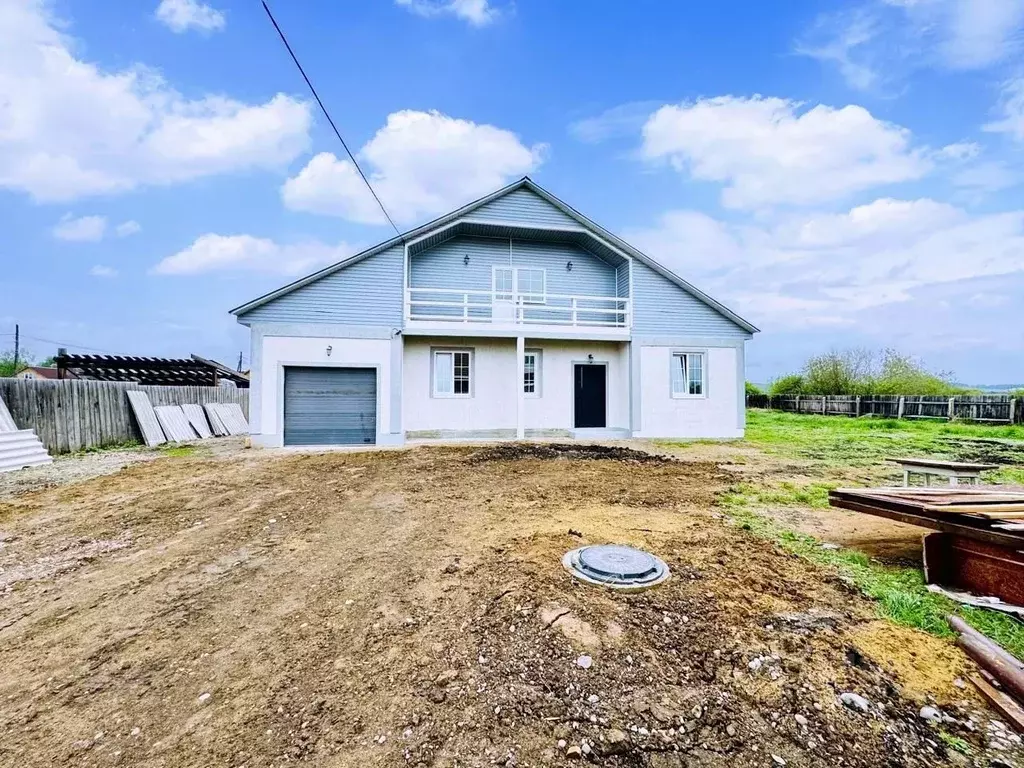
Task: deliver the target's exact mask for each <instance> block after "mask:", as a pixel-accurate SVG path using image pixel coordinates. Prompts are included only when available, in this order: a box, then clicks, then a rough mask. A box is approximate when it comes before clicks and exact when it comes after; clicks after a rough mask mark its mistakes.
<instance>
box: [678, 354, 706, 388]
mask: <svg viewBox="0 0 1024 768" xmlns="http://www.w3.org/2000/svg"><path fill="white" fill-rule="evenodd" d="M706 394H707V379H706V374H705V365H704V353H703V352H673V353H672V397H704V396H705V395H706Z"/></svg>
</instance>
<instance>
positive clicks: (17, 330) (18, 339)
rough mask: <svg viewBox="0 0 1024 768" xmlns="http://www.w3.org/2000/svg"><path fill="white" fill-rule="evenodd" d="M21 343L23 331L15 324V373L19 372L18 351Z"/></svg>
mask: <svg viewBox="0 0 1024 768" xmlns="http://www.w3.org/2000/svg"><path fill="white" fill-rule="evenodd" d="M20 342H21V329H20V328H19V327H18V324H17V323H15V324H14V372H15V373H17V372H18V351H19V349H18V348H19V346H20Z"/></svg>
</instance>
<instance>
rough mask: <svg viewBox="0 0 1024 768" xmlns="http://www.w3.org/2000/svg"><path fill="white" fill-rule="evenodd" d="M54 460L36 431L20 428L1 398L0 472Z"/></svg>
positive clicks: (35, 465) (36, 465) (48, 462)
mask: <svg viewBox="0 0 1024 768" xmlns="http://www.w3.org/2000/svg"><path fill="white" fill-rule="evenodd" d="M52 462H53V459H52V458H51V457H50V454H49V453H47V452H46V448H45V447H44V446H43V444H42V442H40V440H39V437H38V436H37V435H36V433H35V431H34V430H31V429H18V425H17V424H15V423H14V419H13V418H12V417H11V412H10V411H8V410H7V404H6V403H4V401H3V399H2V398H0V472H12V471H14V470H16V469H24V468H26V467H38V466H40V465H42V464H50V463H52Z"/></svg>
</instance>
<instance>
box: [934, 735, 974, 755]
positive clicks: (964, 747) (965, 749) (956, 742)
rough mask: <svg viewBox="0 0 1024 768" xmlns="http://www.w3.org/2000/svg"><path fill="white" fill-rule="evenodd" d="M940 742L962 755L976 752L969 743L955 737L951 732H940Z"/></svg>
mask: <svg viewBox="0 0 1024 768" xmlns="http://www.w3.org/2000/svg"><path fill="white" fill-rule="evenodd" d="M939 741H941V742H942V743H943V744H945V745H946V746H947V747H949V748H950V749H952V750H954V751H956V752H959V753H960V754H961V755H970V754H971V753H973V752H974V749H973V748H972V747H971V745H970V743H969V742H967V741H966V740H965V739H962V738H960V737H959V736H954V735H953V734H952V733H950V732H949V731H939Z"/></svg>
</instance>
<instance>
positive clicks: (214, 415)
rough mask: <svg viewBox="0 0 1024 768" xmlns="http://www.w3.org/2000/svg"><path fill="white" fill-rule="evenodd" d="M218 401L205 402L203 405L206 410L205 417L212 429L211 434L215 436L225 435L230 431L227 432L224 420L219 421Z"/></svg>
mask: <svg viewBox="0 0 1024 768" xmlns="http://www.w3.org/2000/svg"><path fill="white" fill-rule="evenodd" d="M217 406H218V403H207V404H206V405H204V406H203V408H204V410H205V411H206V415H207V417H208V418H209V419H210V428H211V429H212V430H213V434H215V435H216V436H217V437H227V436H228V435H230V434H231V433H230V432H228V428H227V427H225V426H224V422H223V421H221V418H220V412H219V411H218V410H217Z"/></svg>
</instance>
